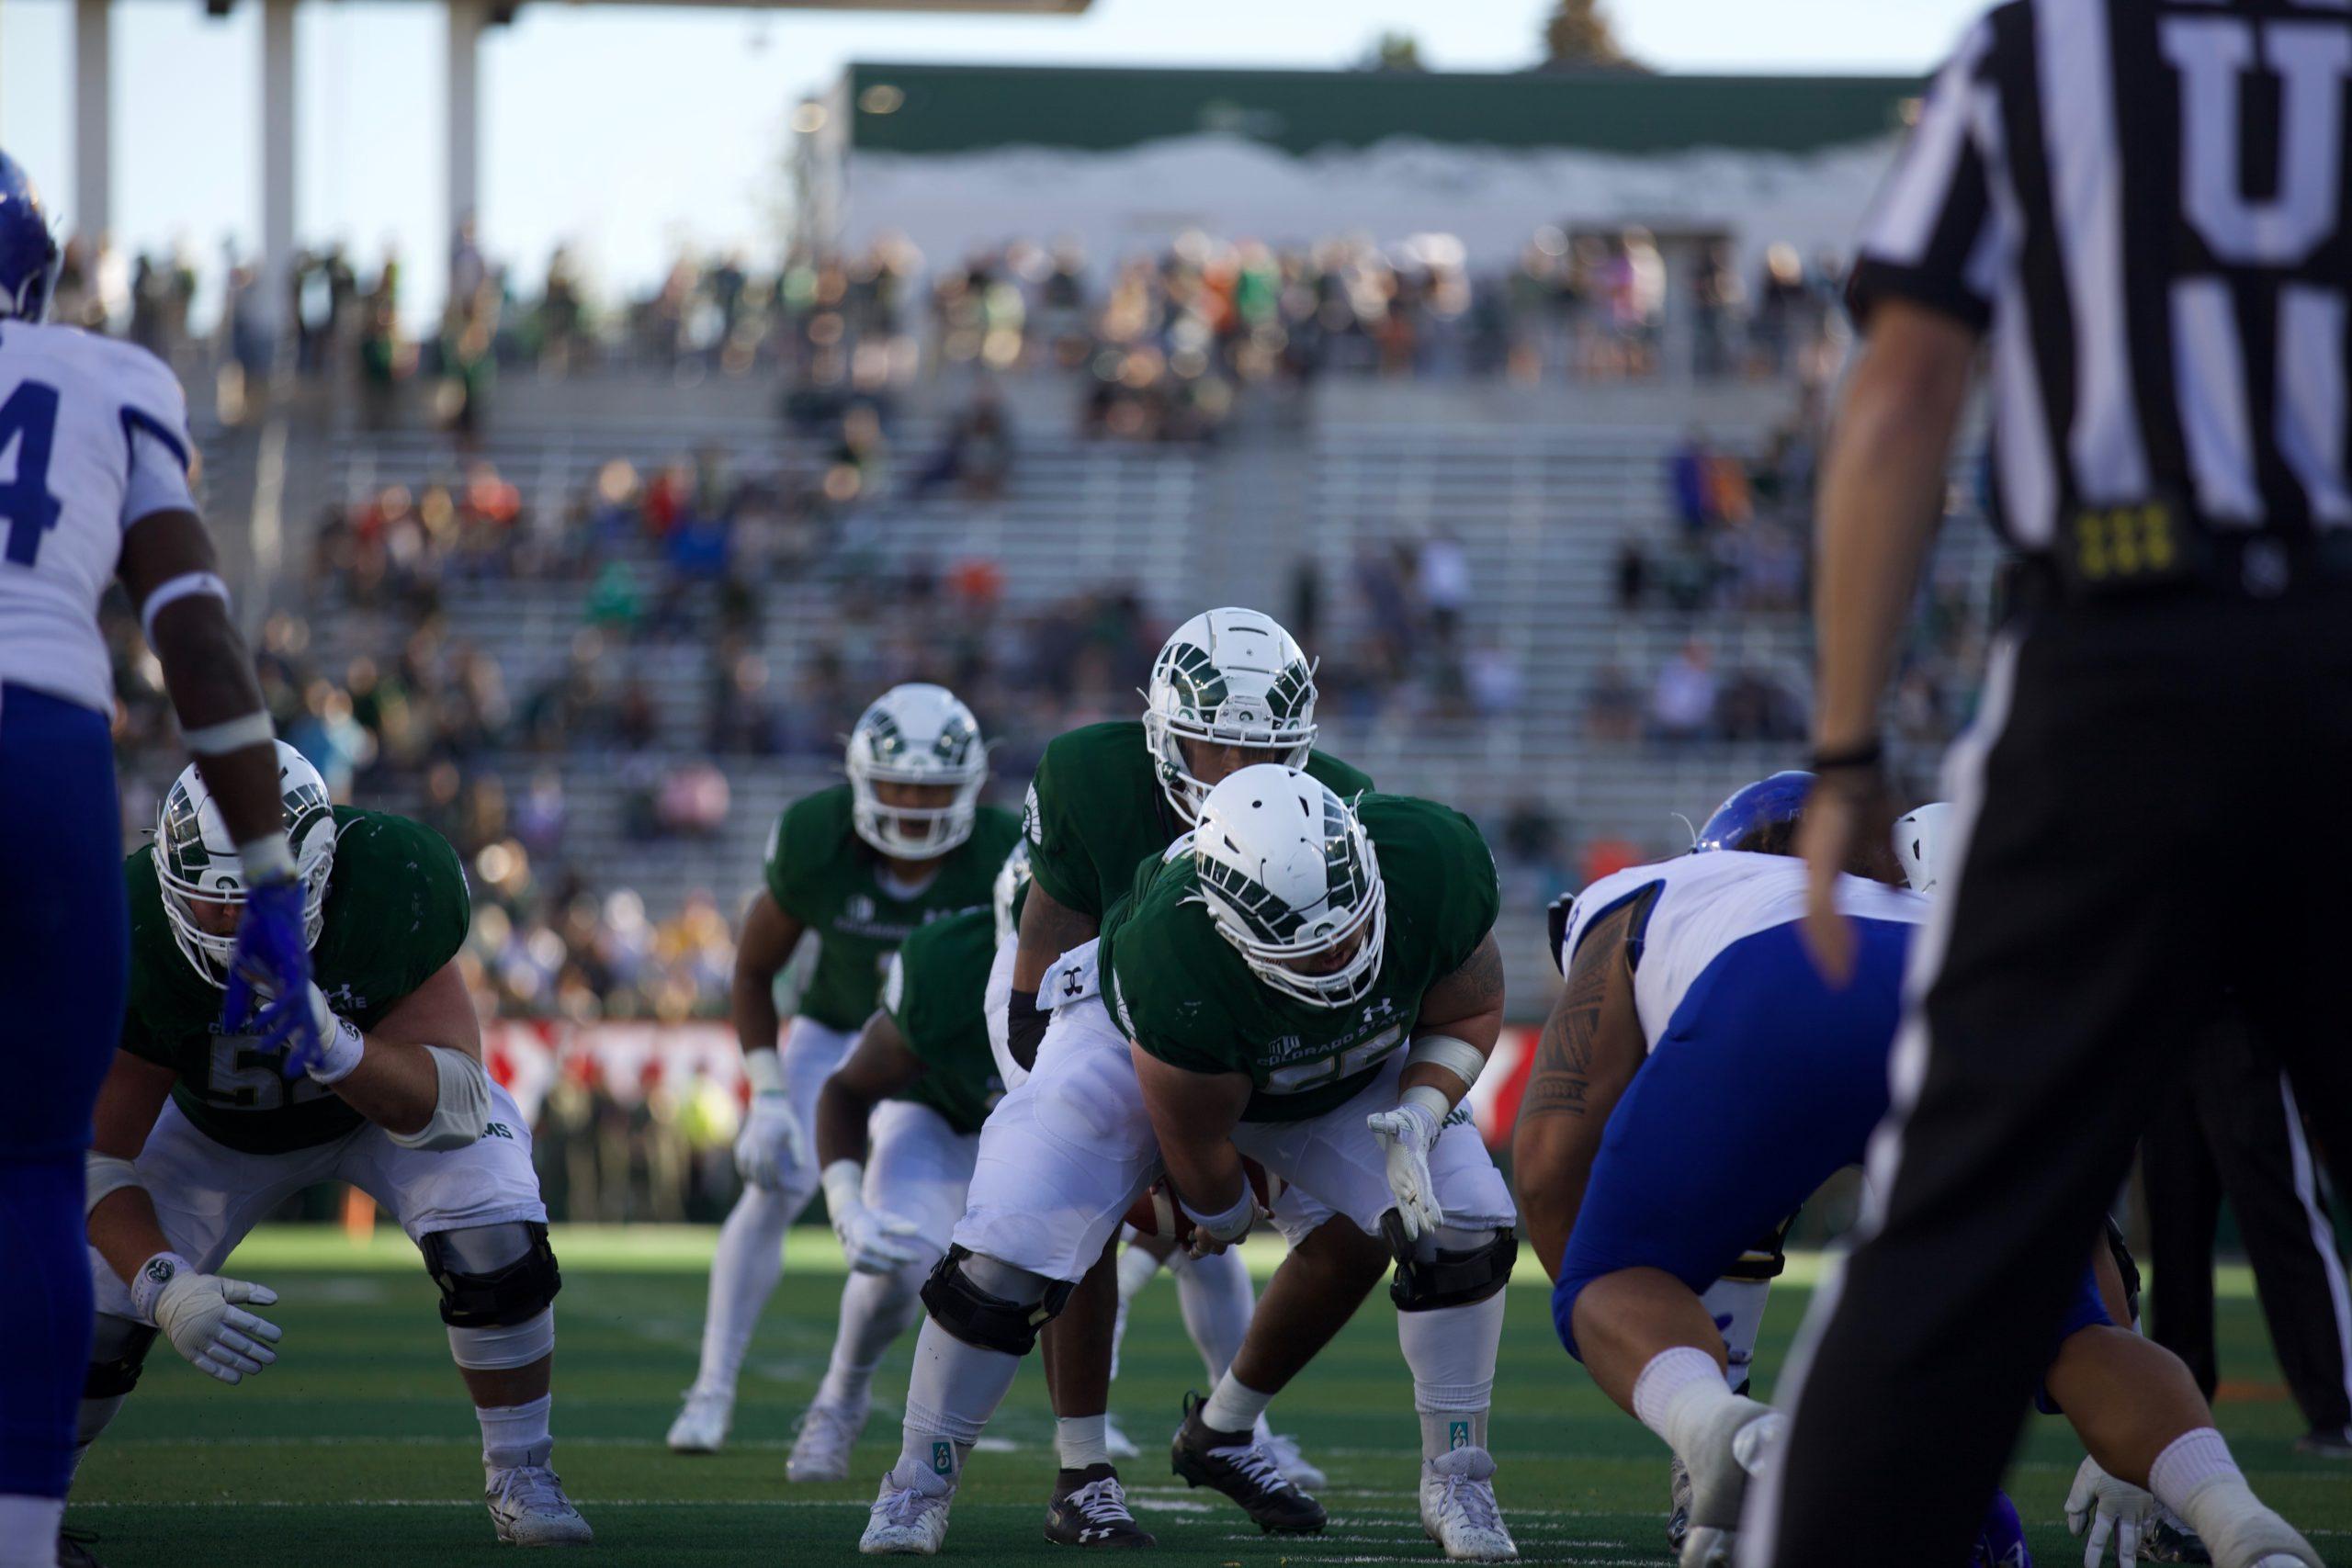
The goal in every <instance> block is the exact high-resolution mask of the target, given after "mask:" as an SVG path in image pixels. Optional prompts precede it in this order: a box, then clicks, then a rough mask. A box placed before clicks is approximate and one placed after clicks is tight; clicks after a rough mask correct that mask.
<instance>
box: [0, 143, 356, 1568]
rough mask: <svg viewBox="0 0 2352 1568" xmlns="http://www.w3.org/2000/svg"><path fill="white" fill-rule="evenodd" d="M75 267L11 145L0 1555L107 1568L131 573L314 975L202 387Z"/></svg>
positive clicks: (260, 959) (3, 1563) (2, 524)
mask: <svg viewBox="0 0 2352 1568" xmlns="http://www.w3.org/2000/svg"><path fill="white" fill-rule="evenodd" d="M61 259H62V252H61V251H60V249H59V246H58V243H57V239H56V236H55V235H53V234H52V233H51V232H50V228H49V219H48V215H47V213H46V212H44V211H43V209H42V208H41V203H40V197H39V195H38V194H37V193H36V192H35V191H34V189H33V185H32V181H31V179H30V178H29V177H28V176H27V175H26V174H25V172H24V170H23V169H22V168H20V167H18V166H17V163H16V162H15V160H13V159H11V158H10V157H8V156H7V154H6V153H5V152H0V454H8V455H9V457H8V464H7V473H8V479H7V481H6V483H5V484H0V814H5V815H6V818H7V820H8V821H9V822H10V823H11V824H12V825H13V828H14V830H13V832H12V835H11V839H12V847H11V856H12V859H13V861H14V863H15V869H16V871H17V875H18V876H19V878H20V879H21V882H22V885H23V886H28V887H31V888H34V889H36V890H37V893H38V896H37V897H30V898H24V897H18V898H14V899H10V900H9V901H8V902H7V904H6V906H5V907H0V996H6V998H7V1003H6V1006H5V1007H0V1070H5V1071H6V1073H7V1075H8V1078H9V1082H10V1084H11V1086H12V1088H11V1091H10V1092H9V1094H8V1095H7V1096H6V1098H5V1100H0V1234H5V1235H6V1236H7V1237H8V1238H9V1241H8V1267H7V1270H6V1275H5V1277H0V1343H5V1344H6V1345H7V1346H8V1348H9V1358H10V1365H9V1370H8V1374H7V1375H6V1377H0V1568H53V1565H54V1564H56V1563H58V1562H67V1563H75V1562H89V1561H91V1559H90V1558H89V1556H88V1554H87V1552H86V1551H84V1549H83V1548H82V1547H81V1546H80V1545H79V1543H78V1542H73V1541H68V1540H64V1539H63V1538H62V1534H61V1530H60V1526H59V1520H60V1518H61V1517H62V1515H63V1513H64V1507H65V1501H64V1500H65V1491H66V1485H67V1483H68V1482H69V1481H70V1480H71V1478H72V1475H73V1467H74V1405H75V1401H76V1400H77V1399H78V1397H79V1395H80V1392H81V1391H80V1388H79V1386H78V1382H79V1379H80V1376H81V1371H82V1367H83V1363H84V1362H85V1361H86V1360H87V1359H89V1348H90V1315H91V1314H90V1270H89V1265H88V1253H87V1247H86V1242H85V1235H84V1231H83V1220H84V1216H85V1212H86V1198H87V1194H88V1192H89V1191H91V1190H95V1187H94V1185H93V1184H96V1186H102V1185H103V1182H104V1180H105V1179H106V1174H107V1171H108V1169H109V1166H108V1164H107V1157H106V1156H103V1155H92V1154H91V1153H90V1152H89V1150H90V1108H91V1105H92V1103H93V1102H94V1101H95V1100H96V1097H97V1092H98V1085H99V1082H100V1080H102V1079H103V1078H104V1077H106V1074H107V1066H108V1064H109V1063H111V1062H112V1060H113V1058H114V1043H115V1037H116V1035H117V1034H118V1033H119V1032H120V1030H121V1027H122V1007H123V993H124V990H125V987H126V986H127V985H128V983H129V968H130V925H129V922H128V920H127V919H125V916H124V909H123V889H122V818H121V809H122V807H121V802H120V799H119V796H118V795H117V793H116V790H115V780H114V741H113V738H112V735H111V733H110V726H111V723H112V720H113V716H114V679H113V672H112V671H111V670H110V668H109V667H108V660H107V646H106V638H105V637H104V635H103V634H102V633H101V632H100V631H99V628H98V602H99V599H100V597H101V596H102V595H103V594H104V593H105V592H106V591H107V585H108V584H109V583H110V582H112V581H115V580H116V579H118V578H119V579H120V580H121V582H122V585H123V587H124V588H125V589H126V590H127V591H128V592H130V598H131V603H132V604H134V605H136V606H137V607H138V610H139V613H140V624H141V626H142V627H143V628H144V629H145V631H146V634H147V641H148V645H149V646H150V647H151V648H152V649H153V650H154V653H155V658H156V660H157V662H158V663H160V664H161V665H162V666H163V671H164V685H165V686H166V688H167V689H168V690H169V691H170V693H171V698H172V706H173V710H174V712H175V714H176V716H178V719H179V724H180V733H181V735H182V737H183V738H184V739H185V740H186V742H187V749H188V750H189V751H190V752H191V753H192V754H193V755H194V756H195V757H196V758H197V759H198V767H200V768H201V769H202V770H203V772H204V777H205V779H206V781H207V782H208V783H209V784H210V785H211V786H212V787H213V789H214V790H216V791H217V792H218V795H217V798H218V799H219V801H220V811H221V815H222V817H223V818H224V822H225V826H226V828H227V829H228V830H229V832H230V835H231V836H232V838H233V839H234V840H235V842H236V844H237V846H238V849H239V852H240V853H241V854H242V855H243V860H244V863H245V867H246V872H247V875H248V877H249V879H250V881H251V883H252V887H251V895H252V896H251V897H250V898H249V899H248V900H247V902H246V905H245V912H244V918H243V924H242V925H241V926H240V927H239V929H238V933H237V936H238V940H237V942H236V944H235V966H236V968H237V970H238V972H239V974H240V975H242V976H243V977H244V979H245V980H246V981H247V982H249V983H250V984H251V986H252V987H254V988H255V989H256V990H257V991H258V992H260V993H266V994H267V995H270V996H273V997H293V996H300V995H301V994H303V993H304V991H305V990H306V988H307V987H308V986H309V983H310V976H311V970H310V955H309V953H307V952H306V951H305V950H304V947H303V944H302V941H301V900H302V896H301V889H300V886H298V884H297V882H296V878H295V867H294V858H293V854H292V852H291V851H290V850H289V849H288V845H287V842H286V830H285V824H284V822H283V821H282V819H281V818H280V814H279V811H278V806H277V758H276V755H275V754H274V753H273V752H272V750H271V749H270V736H271V728H270V721H269V714H268V711H267V710H266V708H265V707H264V706H263V705H262V696H261V688H260V686H259V685H258V684H257V683H256V682H255V681H254V669H253V659H252V656H251V655H250V654H248V653H247V652H246V650H245V646H244V642H243V639H242V638H241V637H238V635H237V631H236V627H235V626H234V625H233V624H232V622H231V620H230V618H229V613H228V601H229V589H228V585H227V584H226V583H224V582H222V581H221V580H220V574H219V573H218V571H216V570H214V561H213V555H212V541H211V537H210V536H209V535H208V534H207V533H206V532H205V529H204V525H203V523H202V522H201V521H200V520H199V519H198V516H197V514H196V502H195V499H194V497H193V495H192V494H191V492H190V490H189V482H188V481H189V472H188V470H189V467H190V450H191V449H190V446H189V442H188V438H187V401H186V399H185V398H184V397H183V396H182V394H181V392H180V388H179V383H178V382H177V381H175V380H174V379H173V378H172V373H171V372H170V371H169V370H168V369H166V368H165V367H164V364H163V362H162V361H161V360H159V359H157V358H156V357H155V356H154V355H152V354H149V353H147V352H146V351H145V350H144V349H141V348H136V347H133V346H132V345H131V344H125V343H115V342H110V341H109V340H107V339H106V338H103V337H99V336H97V335H96V333H84V332H79V331H75V330H74V329H73V328H70V327H52V326H48V325H45V324H44V321H43V318H45V317H46V316H47V314H48V312H49V303H50V296H51V291H52V290H53V289H54V288H55V287H56V283H57V275H58V268H59V265H60V264H61ZM215 1010H216V1011H218V1010H219V1009H218V1006H217V1004H216V1007H215ZM288 1016H289V1015H288V1014H287V1013H283V1012H281V1013H279V1014H276V1015H273V1017H288ZM290 1021H291V1024H292V1028H293V1032H294V1034H295V1035H296V1036H297V1038H296V1039H295V1040H294V1042H293V1044H294V1049H295V1052H296V1054H297V1055H298V1058H300V1059H307V1058H308V1055H310V1054H311V1053H313V1052H315V1051H316V1050H317V1049H318V1046H319V1041H318V1039H317V1038H316V1036H315V1035H314V1034H313V1033H312V1032H311V1030H310V1028H309V1024H308V1022H307V1021H306V1020H305V1019H304V1018H302V1017H301V1016H300V1014H299V1013H292V1014H291V1015H290ZM171 1300H172V1310H174V1311H175V1312H176V1313H181V1314H194V1315H205V1314H210V1315H214V1316H218V1315H219V1314H221V1313H222V1312H224V1311H225V1310H226V1303H225V1302H224V1301H223V1300H222V1297H221V1292H220V1281H218V1280H210V1279H203V1278H198V1277H195V1276H189V1277H187V1278H184V1279H182V1280H180V1281H179V1282H178V1288H177V1290H176V1291H175V1292H173V1294H172V1298H171Z"/></svg>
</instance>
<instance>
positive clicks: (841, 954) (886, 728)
mask: <svg viewBox="0 0 2352 1568" xmlns="http://www.w3.org/2000/svg"><path fill="white" fill-rule="evenodd" d="M847 771H848V773H849V781H848V783H846V784H839V785H836V786H835V787H833V788H831V789H827V790H820V791H819V792H818V793H817V794H815V795H809V797H808V798H806V799H804V800H801V801H797V802H796V803H795V804H794V805H792V806H791V807H788V808H786V811H785V813H784V815H783V816H782V817H781V818H778V819H777V821H776V825H775V831H774V832H772V833H771V834H770V835H769V837H768V848H767V857H766V859H767V865H766V877H765V881H766V886H764V887H763V888H762V889H761V891H760V892H759V893H758V894H756V895H755V896H754V897H753V898H752V904H751V908H749V909H748V910H747V911H746V913H745V915H744V917H743V928H742V931H741V935H740V936H739V938H738V941H737V943H736V952H735V983H734V990H733V996H732V999H731V1003H730V1006H731V1010H732V1013H733V1018H734V1023H735V1032H736V1035H737V1037H738V1038H739V1039H740V1040H741V1042H742V1045H743V1066H744V1071H745V1074H746V1076H748V1077H750V1079H751V1081H752V1091H753V1092H752V1110H751V1114H750V1116H749V1118H748V1119H747V1120H746V1121H745V1122H744V1126H743V1131H742V1134H741V1137H740V1138H739V1139H738V1140H737V1142H736V1145H735V1160H736V1165H737V1167H738V1168H740V1169H741V1172H742V1175H743V1180H744V1187H743V1194H742V1196H741V1198H740V1199H738V1200H737V1201H736V1204H735V1207H734V1210H733V1212H732V1213H729V1215H728V1216H727V1223H726V1224H725V1225H723V1226H722V1227H721V1228H720V1230H719V1233H718V1255H717V1256H716V1257H715V1258H713V1259H712V1261H711V1268H710V1299H709V1305H708V1308H707V1313H706V1315H705V1318H704V1323H703V1338H702V1363H701V1367H700V1369H699V1371H697V1372H696V1374H695V1382H694V1386H693V1387H692V1388H690V1389H688V1390H687V1391H686V1396H685V1404H684V1408H683V1409H682V1410H680V1411H679V1413H678V1417H677V1419H676V1421H675V1422H673V1424H672V1425H671V1427H670V1438H669V1441H670V1447H671V1448H673V1449H674V1450H679V1451H680V1452H684V1453H707V1452H711V1451H713V1450H717V1449H718V1447H719V1446H720V1445H721V1444H722V1443H724V1442H725V1441H726V1439H727V1429H728V1426H729V1422H730V1421H731V1420H732V1418H733V1416H734V1410H735V1381H736V1378H737V1376H738V1374H739V1373H740V1372H741V1369H742V1365H743V1354H744V1351H745V1349H746V1348H748V1347H749V1346H750V1344H751V1340H752V1329H753V1328H754V1327H755V1326H756V1325H758V1323H759V1317H760V1310H761V1308H762V1307H763V1306H764V1305H765V1304H766V1303H767V1299H768V1296H769V1293H770V1292H773V1291H774V1290H775V1283H776V1280H777V1279H778V1278H779V1277H780V1276H781V1274H782V1273H783V1269H784V1236H785V1231H786V1227H787V1226H789V1225H790V1224H792V1222H793V1221H794V1220H796V1219H797V1218H798V1217H799V1215H800V1211H801V1210H803V1209H805V1208H807V1207H808V1206H809V1199H810V1198H811V1197H812V1196H814V1195H815V1193H816V1191H817V1188H818V1179H819V1170H818V1166H817V1160H816V1157H815V1153H814V1151H813V1150H812V1149H811V1148H810V1147H809V1136H808V1133H807V1128H808V1125H809V1119H810V1117H811V1116H812V1115H813V1114H814V1113H815V1111H816V1106H817V1091H818V1089H819V1088H820V1086H822V1084H823V1083H824V1081H825V1079H826V1078H827V1077H829V1076H831V1073H832V1071H833V1069H834V1068H835V1067H837V1066H840V1065H841V1063H842V1058H843V1057H844V1056H846V1055H848V1054H849V1049H850V1046H851V1045H852V1044H853V1043H854V1042H855V1040H856V1037H857V1032H858V1031H859V1030H860V1029H862V1028H864V1027H865V1021H866V1020H867V1019H868V1018H869V1017H870V1016H871V1015H872V1014H873V1012H874V1009H875V1004H876V998H878V997H879V995H880V993H881V989H882V979H883V975H884V972H885V971H886V969H887V968H888V964H889V961H890V955H891V954H892V953H895V952H897V951H898V949H899V943H900V942H904V941H906V939H907V937H908V936H909V935H910V933H911V932H913V931H915V930H916V929H917V928H919V927H921V926H922V925H923V924H925V923H926V922H928V921H931V920H935V919H943V918H944V917H946V916H949V915H954V914H958V913H961V912H962V911H964V910H967V909H976V908H977V909H985V908H987V907H988V906H989V894H990V889H991V886H992V884H993V882H994V880H995V877H996V874H997V871H998V868H999V867H1001V866H1002V865H1003V863H1004V858H1005V856H1006V855H1007V854H1008V853H1010V852H1011V851H1012V846H1013V845H1014V844H1015V843H1016V842H1018V841H1019V840H1020V836H1021V824H1020V820H1019V818H1016V817H1014V816H1013V815H1012V813H1011V812H1008V811H1003V810H1000V809H999V808H997V807H989V806H982V805H980V804H979V797H980V790H981V788H982V786H984V785H985V784H987V782H988V772H989V761H988V748H987V746H986V745H985V744H984V743H983V742H982V740H981V739H980V729H979V725H978V722H977V721H976V720H975V719H974V718H973V717H972V711H971V709H969V708H967V707H966V706H965V705H963V704H962V703H960V702H958V701H957V700H956V696H955V694H953V693H951V692H949V691H947V690H946V689H945V688H944V687H941V686H933V685H922V684H910V685H903V686H894V687H892V688H891V689H890V690H889V691H888V692H885V693H884V694H882V695H881V696H880V697H879V698H877V699H876V701H875V702H874V704H873V705H872V706H870V707H868V708H867V709H866V710H865V714H864V715H863V716H861V717H860V718H859V719H858V721H857V725H856V728H854V729H853V730H852V731H851V732H850V738H849V754H848V760H847ZM809 934H813V936H814V938H815V940H816V942H817V962H816V967H815V970H814V971H813V973H812V974H811V975H810V976H809V984H808V986H807V987H806V988H805V989H804V990H803V991H802V993H801V997H800V1010H799V1015H798V1016H797V1017H796V1018H795V1019H793V1021H792V1028H791V1032H790V1033H789V1035H787V1036H786V1038H785V1042H784V1047H783V1050H782V1051H781V1052H780V1053H779V1051H778V1050H777V1048H776V1040H777V1036H778V1034H779V1033H780V1032H782V1027H781V1024H780V1021H778V1019H777V1017H776V1005H775V978H776V976H777V975H778V974H779V973H781V972H782V971H783V969H784V967H785V965H786V964H788V963H789V962H791V959H792V953H793V949H794V948H795V947H797V945H799V943H800V941H801V938H802V937H803V936H804V935H809ZM884 1293H885V1287H884V1286H883V1284H882V1283H881V1282H880V1281H879V1280H876V1279H874V1278H873V1277H871V1276H866V1277H863V1278H862V1279H861V1280H852V1281H851V1282H850V1288H849V1290H848V1292H845V1293H844V1297H843V1303H842V1311H843V1320H842V1337H841V1338H840V1339H839V1340H838V1341H837V1342H836V1343H835V1346H834V1354H833V1363H832V1369H831V1371H829V1372H828V1373H827V1374H826V1382H825V1384H824V1386H822V1387H820V1389H819V1390H818V1393H817V1399H816V1402H815V1403H814V1404H811V1405H810V1406H809V1416H808V1419H807V1420H806V1421H804V1422H803V1424H802V1427H801V1432H800V1438H799V1441H798V1442H797V1443H796V1444H795V1446H794V1449H793V1453H792V1457H791V1460H790V1461H789V1462H788V1463H787V1465H786V1474H787V1475H789V1476H790V1477H791V1478H792V1479H794V1480H796V1481H833V1480H840V1479H842V1477H843V1476H844V1475H846V1474H847V1473H848V1472H847V1468H846V1467H847V1465H848V1455H849V1449H850V1445H851V1444H852V1443H854V1441H855V1440H856V1438H857V1431H858V1427H860V1426H861V1425H862V1424H863V1422H864V1419H865V1416H864V1412H865V1393H864V1392H863V1390H864V1386H865V1379H867V1378H870V1376H871V1375H872V1364H871V1360H870V1359H868V1358H867V1357H866V1354H865V1351H864V1350H863V1349H861V1348H860V1346H861V1344H862V1343H863V1342H864V1341H865V1338H866V1335H865V1331H864V1330H863V1329H859V1328H854V1327H853V1326H852V1324H851V1321H850V1320H851V1317H852V1315H853V1314H854V1313H859V1312H865V1311H872V1312H876V1313H878V1312H880V1311H882V1310H883V1308H884V1306H885V1305H886V1303H885V1302H884V1300H883V1296H884ZM876 1332H878V1330H876ZM885 1342H886V1343H887V1338H886V1340H885ZM861 1367H863V1368H864V1371H860V1368H861ZM848 1411H854V1412H855V1413H856V1414H855V1416H854V1418H853V1417H848V1416H842V1415H841V1414H840V1413H842V1412H848Z"/></svg>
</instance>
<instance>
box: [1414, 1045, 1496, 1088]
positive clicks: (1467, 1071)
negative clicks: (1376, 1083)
mask: <svg viewBox="0 0 2352 1568" xmlns="http://www.w3.org/2000/svg"><path fill="white" fill-rule="evenodd" d="M1424 1062H1426V1063H1428V1064H1429V1065H1430V1066H1432V1067H1443V1068H1444V1069H1445V1070H1446V1071H1447V1072H1449V1073H1452V1074H1453V1076H1454V1077H1458V1078H1460V1079H1461V1080H1462V1087H1463V1088H1464V1089H1468V1088H1470V1087H1471V1086H1472V1085H1474V1084H1476V1082H1477V1081H1478V1075H1479V1074H1480V1073H1483V1072H1485V1071H1486V1070H1487V1054H1486V1053H1485V1052H1484V1051H1481V1050H1479V1049H1478V1047H1476V1045H1473V1044H1471V1043H1470V1042H1468V1041H1467V1040H1463V1039H1458V1038H1456V1037H1455V1036H1453V1035H1451V1034H1424V1035H1421V1036H1420V1037H1419V1038H1418V1039H1416V1040H1415V1041H1414V1042H1413V1048H1412V1049H1411V1050H1410V1051H1408V1052H1407V1053H1406V1054H1405V1065H1406V1066H1419V1065H1420V1064H1422V1063H1424Z"/></svg>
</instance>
